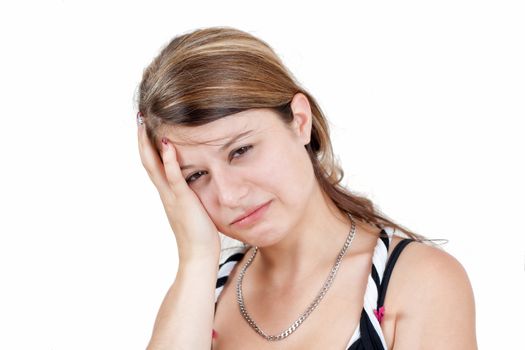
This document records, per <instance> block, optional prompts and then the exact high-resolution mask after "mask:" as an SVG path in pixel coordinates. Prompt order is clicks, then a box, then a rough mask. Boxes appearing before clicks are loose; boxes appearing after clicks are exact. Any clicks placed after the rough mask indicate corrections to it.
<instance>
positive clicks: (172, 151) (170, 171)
mask: <svg viewBox="0 0 525 350" xmlns="http://www.w3.org/2000/svg"><path fill="white" fill-rule="evenodd" d="M161 145H162V154H161V156H162V162H163V163H164V171H165V173H166V178H167V181H168V184H169V186H170V188H171V190H172V191H173V193H174V194H175V196H181V195H184V194H187V193H188V191H189V190H190V189H189V187H188V184H187V183H186V180H185V179H184V176H182V171H181V170H180V165H179V162H178V160H177V150H176V148H175V146H174V145H173V144H172V143H171V142H170V141H169V140H168V139H166V138H163V139H162V142H161ZM190 191H191V190H190Z"/></svg>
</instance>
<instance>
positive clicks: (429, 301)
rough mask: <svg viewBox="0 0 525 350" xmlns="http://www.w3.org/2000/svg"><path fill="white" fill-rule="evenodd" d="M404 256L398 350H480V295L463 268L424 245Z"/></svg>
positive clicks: (410, 247) (448, 257) (410, 246)
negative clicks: (476, 296) (477, 316)
mask: <svg viewBox="0 0 525 350" xmlns="http://www.w3.org/2000/svg"><path fill="white" fill-rule="evenodd" d="M404 254H405V256H404V257H403V261H401V258H400V264H401V263H402V266H398V267H400V268H401V267H402V273H403V275H404V277H403V279H404V281H403V282H404V286H403V287H402V288H403V290H402V293H403V295H404V297H403V302H402V303H401V305H402V311H401V312H400V313H398V315H397V320H396V331H395V341H394V349H395V350H403V349H447V350H454V349H458V350H459V349H461V350H468V349H477V343H476V320H475V306H474V295H473V291H472V287H471V284H470V282H469V279H468V276H467V273H466V272H465V269H464V268H463V266H461V264H460V263H459V262H458V261H457V260H456V259H455V258H454V257H452V256H451V255H449V254H448V253H446V252H444V251H442V250H440V249H438V248H434V247H430V246H427V245H424V244H411V245H409V246H408V247H407V248H406V253H404Z"/></svg>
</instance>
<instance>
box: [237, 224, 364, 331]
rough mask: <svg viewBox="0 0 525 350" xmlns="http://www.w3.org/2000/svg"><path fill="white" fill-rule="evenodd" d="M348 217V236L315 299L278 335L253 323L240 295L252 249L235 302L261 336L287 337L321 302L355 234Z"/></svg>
mask: <svg viewBox="0 0 525 350" xmlns="http://www.w3.org/2000/svg"><path fill="white" fill-rule="evenodd" d="M348 215H349V217H350V221H351V222H352V227H351V228H350V232H349V233H348V236H347V237H346V241H345V244H344V245H343V248H342V249H341V251H340V252H339V255H337V259H336V260H335V264H334V266H333V267H332V270H331V271H330V274H329V275H328V278H327V279H326V281H325V283H324V284H323V287H322V288H321V290H320V291H319V293H318V294H317V296H316V297H315V299H314V300H313V301H312V303H311V304H310V305H309V306H308V308H307V309H306V310H305V311H304V312H303V314H302V315H301V316H299V318H298V319H297V320H296V321H295V322H294V323H292V325H291V326H290V327H288V328H287V329H286V330H284V331H282V332H281V333H280V334H278V335H268V334H266V332H264V331H263V330H262V329H261V327H259V326H258V325H257V323H255V321H254V320H253V319H252V318H251V317H250V315H249V314H248V311H247V310H246V306H245V305H244V298H243V296H242V279H243V277H244V274H245V273H246V269H247V268H248V266H250V264H251V263H252V261H253V259H254V258H255V255H256V254H257V250H258V247H255V249H254V250H253V253H252V256H250V258H249V259H248V261H247V262H246V264H244V266H243V267H242V269H241V272H240V273H239V277H238V279H237V303H238V304H239V308H240V311H241V314H242V315H243V316H244V319H245V320H246V321H247V322H248V324H249V325H250V326H251V327H252V328H253V329H254V330H255V331H256V332H257V333H258V334H259V335H260V336H262V337H263V338H265V339H266V340H268V341H276V340H283V339H284V338H286V337H288V336H289V335H290V334H292V333H293V332H295V330H296V329H297V328H298V327H299V326H300V325H301V324H302V323H303V322H304V320H306V318H307V317H308V316H310V314H311V313H312V311H314V310H315V308H316V307H317V305H319V303H320V302H321V300H322V299H323V297H324V296H325V294H326V292H327V291H328V289H329V288H330V286H331V285H332V282H333V281H334V278H335V275H336V273H337V270H339V265H340V264H341V260H342V259H343V257H344V256H345V254H346V251H347V250H348V248H349V247H350V245H351V244H352V240H353V239H354V235H355V222H354V219H353V218H352V215H350V214H348Z"/></svg>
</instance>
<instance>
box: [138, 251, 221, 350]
mask: <svg viewBox="0 0 525 350" xmlns="http://www.w3.org/2000/svg"><path fill="white" fill-rule="evenodd" d="M217 261H218V259H214V260H210V261H198V262H195V263H191V264H184V265H180V266H179V270H178V272H177V277H176V278H175V282H174V283H173V285H172V286H171V287H170V289H169V290H168V293H167V294H166V296H165V298H164V301H163V302H162V305H161V307H160V310H159V312H158V315H157V319H156V321H155V325H154V328H153V335H152V337H151V340H150V343H149V345H148V347H147V349H148V350H153V349H159V350H160V349H206V350H208V349H210V348H211V343H212V339H211V330H212V328H213V316H214V303H215V280H216V278H217V269H218V263H217Z"/></svg>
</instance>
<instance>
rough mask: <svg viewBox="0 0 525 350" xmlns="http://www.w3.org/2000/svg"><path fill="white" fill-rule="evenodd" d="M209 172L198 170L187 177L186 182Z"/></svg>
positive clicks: (190, 181)
mask: <svg viewBox="0 0 525 350" xmlns="http://www.w3.org/2000/svg"><path fill="white" fill-rule="evenodd" d="M205 173H207V172H206V171H197V172H196V173H193V174H191V175H190V176H188V177H187V178H186V182H187V183H188V184H189V183H192V182H193V181H195V180H197V179H198V178H199V177H200V176H201V175H203V174H205Z"/></svg>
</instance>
